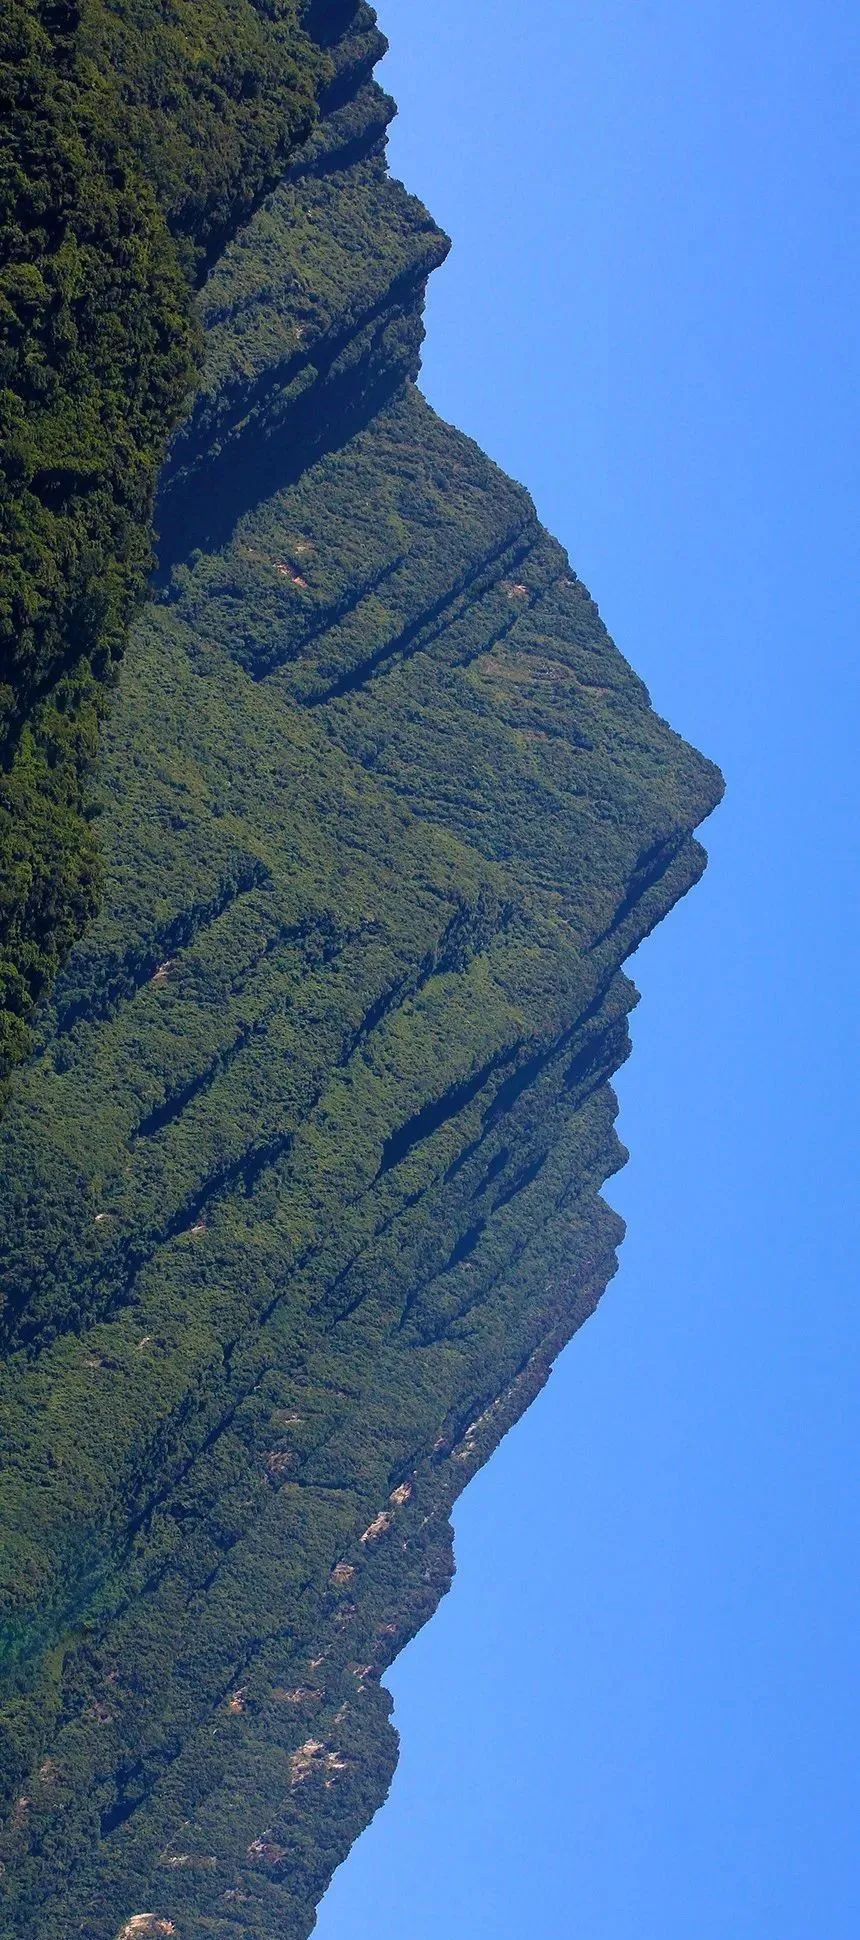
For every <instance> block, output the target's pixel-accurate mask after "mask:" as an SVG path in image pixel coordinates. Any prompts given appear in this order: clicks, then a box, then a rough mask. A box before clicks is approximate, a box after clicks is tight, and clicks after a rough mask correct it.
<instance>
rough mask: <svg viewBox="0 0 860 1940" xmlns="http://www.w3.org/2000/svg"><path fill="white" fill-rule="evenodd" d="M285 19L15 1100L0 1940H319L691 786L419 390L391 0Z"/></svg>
mask: <svg viewBox="0 0 860 1940" xmlns="http://www.w3.org/2000/svg"><path fill="white" fill-rule="evenodd" d="M261 11H265V10H264V9H262V10H261ZM304 30H309V38H310V40H311V42H312V45H313V46H314V47H315V48H316V50H317V53H318V55H319V60H320V69H319V71H320V74H321V75H324V79H323V80H322V81H321V82H320V86H319V89H318V99H319V108H320V112H319V115H318V118H317V120H316V121H315V123H314V125H313V131H312V132H311V133H310V135H309V136H308V138H307V140H306V142H305V145H304V146H303V147H301V148H299V149H298V150H294V152H293V159H292V162H291V164H290V166H289V168H288V169H287V172H286V174H285V175H284V176H283V179H282V180H281V181H280V183H279V185H278V186H277V187H276V188H275V189H274V191H273V192H272V193H271V194H270V195H269V197H268V199H266V200H264V201H262V202H261V203H260V204H259V206H257V207H256V209H255V211H254V212H253V213H252V214H251V215H250V217H249V219H248V220H247V221H246V222H245V224H244V226H242V227H239V228H238V229H237V232H236V234H235V235H234V236H233V238H232V240H230V241H229V242H228V243H227V244H226V246H225V247H224V248H223V249H221V248H220V247H219V249H218V250H217V251H216V250H215V249H214V248H213V250H212V251H211V252H210V260H208V262H207V265H206V275H205V280H204V281H203V284H202V289H201V292H200V297H199V303H198V312H199V318H200V321H201V323H202V325H203V329H204V332H205V339H204V341H205V351H204V356H203V362H202V368H201V371H200V376H199V383H198V388H197V392H196V398H195V402H194V404H193V408H192V409H191V410H190V412H189V413H188V415H187V416H186V419H185V422H184V424H183V425H182V427H181V429H180V430H179V431H178V432H177V433H176V434H175V436H174V438H173V442H172V445H171V448H170V452H169V456H168V459H167V463H166V466H165V468H164V470H163V473H162V479H161V487H160V495H159V501H158V507H157V523H158V527H159V533H160V548H159V578H158V582H157V586H156V589H155V593H154V596H153V598H152V599H151V601H150V603H149V605H148V606H147V607H146V608H145V610H144V611H143V612H142V614H141V615H140V617H139V618H138V619H137V620H136V622H135V624H134V627H133V632H132V638H131V644H130V647H129V651H128V653H127V656H126V660H125V664H124V667H123V674H122V681H121V685H120V688H119V692H118V695H117V697H116V698H115V700H114V705H113V709H112V712H111V713H110V715H109V717H108V720H107V725H106V727H105V729H104V731H103V737H102V755H101V761H100V765H99V768H98V771H97V773H96V775H95V777H94V778H93V779H92V780H89V779H88V780H87V782H86V788H87V816H88V818H89V821H90V822H91V824H92V827H93V828H94V829H97V830H98V832H99V840H100V846H101V851H102V855H103V858H104V871H105V895H104V900H103V903H102V907H101V910H100V913H99V915H98V916H97V918H96V919H95V921H94V922H92V924H91V926H90V927H89V929H88V930H87V932H86V935H85V936H84V938H83V941H81V942H79V943H78V945H77V947H76V948H75V949H74V951H73V953H72V955H71V957H70V958H69V960H68V963H67V965H66V967H65V969H64V971H63V972H62V974H61V975H60V977H59V979H58V981H57V982H56V985H55V987H54V989H53V992H52V994H51V995H50V997H48V996H46V997H45V998H43V1002H42V1005H41V1008H40V1010H39V1011H38V1013H37V1016H36V1020H35V1043H34V1049H33V1054H32V1056H31V1058H30V1060H29V1062H28V1064H27V1065H26V1066H24V1067H23V1068H22V1069H21V1070H20V1071H19V1072H18V1074H17V1075H16V1077H15V1078H14V1079H13V1082H12V1085H11V1095H10V1100H9V1105H8V1109H7V1112H6V1115H5V1118H4V1121H3V1125H2V1128H0V1141H2V1161H0V1162H2V1172H3V1178H4V1182H5V1190H4V1195H3V1208H2V1214H0V1237H2V1269H0V1270H2V1290H3V1294H4V1301H5V1304H4V1309H3V1338H4V1344H5V1352H6V1360H5V1366H4V1369H3V1373H2V1377H0V1386H2V1419H3V1454H4V1462H3V1476H2V1481H0V1517H2V1529H3V1547H2V1581H0V1622H2V1640H3V1664H4V1711H3V1724H4V1738H3V1782H4V1789H5V1797H6V1802H7V1818H6V1825H5V1831H4V1834H3V1842H2V1859H3V1862H4V1865H5V1871H4V1873H3V1875H2V1877H0V1909H2V1910H0V1931H2V1933H3V1936H4V1940H7V1937H8V1940H69V1936H72V1935H82V1936H84V1937H85V1940H117V1936H118V1935H120V1934H122V1935H123V1936H127V1937H128V1940H131V1936H132V1935H140V1936H142V1937H143V1940H145V1936H147V1935H157V1934H161V1933H171V1934H175V1935H177V1936H178V1940H216V1936H217V1940H250V1936H255V1940H303V1937H304V1936H306V1935H307V1934H308V1933H309V1932H310V1930H311V1927H312V1925H313V1920H314V1908H315V1905H316V1903H317V1901H318V1899H319V1897H320V1895H321V1893H322V1892H323V1891H324V1889H325V1886H326V1884H327V1882H328V1879H329V1878H330V1876H331V1872H332V1870H333V1868H334V1867H335V1865H336V1864H337V1863H338V1862H339V1861H340V1860H341V1859H342V1858H343V1856H344V1854H345V1853H346V1851H347V1850H348V1848H349V1846H350V1844H351V1842H352V1841H353V1839H354V1838H355V1837H356V1835H357V1833H358V1832H359V1831H360V1829H361V1828H362V1826H363V1825H364V1824H365V1823H366V1822H367V1820H368V1818H369V1817H370V1815H371V1814H372V1812H373V1811H374V1810H375V1808H376V1807H377V1806H378V1805H379V1803H380V1802H381V1800H382V1799H383V1797H384V1795H385V1792H386V1790H387V1787H388V1784H389V1781H390V1777H391V1773H392V1770H393V1766H394V1761H395V1756H396V1740H395V1736H394V1733H393V1730H392V1728H391V1725H390V1722H389V1704H388V1700H387V1698H386V1694H385V1691H384V1689H383V1687H382V1684H381V1678H382V1676H383V1674H384V1672H385V1669H386V1667H387V1665H388V1664H389V1663H390V1662H391V1660H392V1658H393V1657H394V1656H395V1655H396V1653H397V1651H398V1650H399V1649H400V1648H401V1646H402V1644H403V1643H404V1641H405V1640H406V1639H407V1638H408V1637H409V1636H411V1635H412V1634H413V1633H414V1632H415V1630H416V1629H417V1628H418V1627H419V1626H420V1625H421V1624H422V1623H424V1622H425V1621H426V1619H427V1618H428V1617H429V1616H430V1615H431V1614H432V1612H433V1610H434V1609H435V1607H436V1604H437V1602H438V1600H439V1597H440V1596H441V1595H442V1594H443V1592H444V1591H445V1590H446V1588H447V1587H448V1584H449V1581H450V1578H451V1574H452V1568H453V1565H452V1555H451V1531H450V1522H449V1515H450V1510H451V1506H452V1504H453V1502H454V1500H455V1498H456V1496H457V1495H458V1493H459V1491H460V1490H461V1489H462V1488H463V1487H464V1485H465V1484H466V1483H467V1482H468V1480H469V1478H470V1476H471V1475H473V1474H474V1472H475V1470H476V1468H477V1467H479V1466H480V1464H481V1463H483V1462H484V1461H486V1459H487V1458H488V1456H489V1455H490V1454H491V1453H492V1450H493V1449H494V1447H495V1446H496V1444H497V1443H498V1441H499V1439H500V1437H501V1436H502V1435H503V1434H504V1433H505V1431H506V1429H507V1428H508V1427H509V1426H510V1424H511V1423H512V1422H513V1421H514V1420H515V1419H516V1418H517V1416H518V1415H519V1414H520V1413H521V1412H522V1410H523V1409H524V1408H525V1407H527V1406H528V1404H529V1402H530V1401H531V1400H532V1399H533V1397H534V1396H535V1394H536V1393H537V1392H538V1390H539V1389H540V1387H541V1385H542V1384H543V1382H544V1380H545V1379H546V1376H547V1374H548V1372H549V1369H550V1367H551V1365H552V1362H553V1360H554V1358H555V1356H556V1355H557V1354H558V1352H559V1350H560V1348H561V1347H562V1346H563V1345H564V1344H565V1342H566V1341H567V1340H568V1339H569V1338H570V1336H571V1335H572V1334H573V1333H574V1332H575V1330H576V1329H577V1328H578V1327H579V1326H580V1325H581V1323H582V1321H583V1320H584V1319H586V1318H587V1316H588V1315H589V1314H590V1313H591V1312H592V1310H593V1308H594V1306H595V1303H596V1302H597V1300H598V1299H599V1297H600V1295H601V1293H602V1292H603V1290H604V1288H605V1286H606V1284H607V1282H608V1280H609V1279H610V1277H611V1275H612V1273H613V1271H614V1269H615V1249H616V1246H617V1244H618V1241H619V1238H620V1236H621V1224H620V1221H619V1220H618V1218H617V1216H616V1215H615V1214H614V1213H613V1212H612V1211H610V1210H609V1208H608V1207H607V1206H606V1204H605V1203H604V1201H603V1199H602V1198H601V1196H600V1191H601V1187H602V1185H603V1184H604V1182H605V1180H606V1179H607V1178H608V1177H609V1175H610V1174H612V1173H613V1172H614V1171H615V1170H616V1169H617V1167H618V1166H619V1164H620V1163H622V1162H623V1158H624V1153H623V1150H622V1148H621V1147H620V1145H619V1144H618V1141H617V1138H616V1135H615V1132H614V1118H615V1101H614V1096H613V1093H612V1090H611V1087H610V1082H609V1081H610V1079H611V1076H612V1074H613V1072H614V1071H615V1070H616V1069H617V1067H618V1066H619V1064H620V1063H621V1062H622V1061H623V1059H624V1058H625V1056H626V1055H627V1050H628V1036H627V1014H628V1012H629V1010H630V1008H631V1006H632V1004H633V1003H634V1001H635V991H634V989H633V986H632V984H631V983H630V982H629V980H628V978H627V977H626V975H625V973H624V970H623V967H622V966H623V964H624V962H625V960H626V959H627V958H628V957H629V955H630V954H631V952H632V951H633V950H634V949H635V948H636V945H637V944H638V943H639V941H640V940H641V938H642V937H643V936H644V935H646V934H647V932H648V931H649V930H650V929H651V928H652V927H653V926H654V924H655V923H657V922H658V921H659V920H660V919H661V918H662V917H663V916H664V915H665V914H666V913H667V911H668V910H669V909H670V908H671V906H672V904H673V903H674V902H675V901H676V900H677V899H678V898H679V897H680V896H682V895H683V894H684V893H685V892H686V890H687V889H688V888H690V886H691V885H692V884H693V883H694V882H695V881H696V880H697V878H698V876H699V875H700V873H701V869H702V866H703V860H704V858H703V852H702V850H701V849H700V847H699V846H698V844H697V842H696V840H695V837H694V833H693V832H694V830H695V828H696V826H697V825H698V823H699V822H700V821H701V820H702V819H703V817H704V816H706V815H707V814H708V813H709V811H710V810H711V809H712V808H713V806H714V804H715V803H716V801H717V800H718V799H719V794H720V790H721V784H720V780H719V776H718V774H717V772H716V770H715V769H714V768H713V767H712V766H711V765H710V764H709V763H708V762H706V761H704V760H703V759H702V758H701V757H700V756H699V755H698V754H696V753H695V752H694V751H693V750H691V749H690V748H689V747H687V746H686V745H685V744H684V742H683V741H681V740H680V739H679V738H678V736H677V735H675V734H674V733H673V732H672V730H671V729H670V728H669V727H667V726H666V724H665V723H664V722H662V721H661V720H660V719H659V718H658V717H657V716H656V715H655V713H654V712H653V710H652V708H651V706H650V703H649V699H648V695H647V693H646V691H645V689H644V687H643V685H642V683H641V682H640V681H639V680H638V679H637V678H636V676H635V674H633V673H632V672H631V670H630V668H629V666H628V665H627V664H626V662H625V661H624V660H623V658H622V657H621V655H620V654H619V652H618V651H617V649H616V648H615V647H614V645H613V644H612V642H611V641H610V639H609V637H608V635H607V633H606V631H605V629H604V627H603V625H602V623H601V621H600V618H599V615H598V612H597V609H596V607H595V606H594V604H593V602H592V600H591V599H590V597H589V595H588V593H587V592H586V590H585V588H584V587H583V586H582V585H581V583H580V582H579V580H578V579H577V577H576V574H575V572H574V571H573V570H572V569H571V567H570V564H569V562H568V560H567V557H566V555H565V553H564V551H563V549H562V548H561V547H560V546H559V545H558V544H557V543H556V542H555V541H554V540H553V539H552V538H550V537H549V535H548V534H547V533H546V532H545V531H544V530H543V529H542V527H541V525H540V523H539V521H538V519H537V516H536V514H535V510H534V507H533V505H532V503H531V501H530V499H529V497H528V495H527V494H526V492H525V491H524V490H523V489H522V488H521V487H520V486H518V485H515V484H513V483H512V482H511V481H510V480H509V479H507V478H506V477H504V476H503V475H502V474H501V473H500V472H499V471H498V469H497V468H496V467H495V466H494V465H493V464H492V463H491V462H490V461H489V459H487V458H486V457H485V456H484V455H483V454H482V453H481V452H480V451H479V450H478V449H477V448H476V446H475V445H474V444H472V443H471V442H470V440H469V439H467V438H465V437H464V436H462V435H461V434H460V433H459V432H457V431H455V430H453V429H452V428H451V427H450V426H448V425H446V424H444V423H442V422H441V421H440V420H439V419H438V418H437V417H436V416H435V414H434V413H433V411H432V410H431V409H430V408H429V406H428V404H427V403H426V402H425V400H424V398H423V397H422V395H421V393H420V391H419V390H418V389H417V388H416V384H415V379H416V377H417V374H418V367H419V354H420V345H421V338H422V321H421V317H422V306H423V299H424V289H425V283H426V279H427V276H428V274H429V272H430V271H431V270H432V269H433V268H434V267H435V266H436V265H437V264H438V263H440V262H441V260H442V259H443V257H444V254H445V251H446V247H447V243H446V239H445V237H444V236H443V235H442V234H441V233H440V232H439V230H438V229H437V228H436V226H435V225H434V223H433V222H432V220H431V218H430V217H429V216H428V214H427V212H426V210H425V209H423V207H422V206H421V205H420V204H419V203H418V202H416V201H415V200H414V198H412V197H411V196H409V195H408V194H407V193H406V192H405V190H404V189H403V188H402V187H401V186H400V185H399V184H398V183H396V182H394V181H392V180H391V178H390V177H389V175H388V173H387V169H386V163H385V130H386V126H387V123H388V121H389V119H390V116H391V113H392V112H393V105H392V103H391V102H390V101H389V99H388V97H387V96H386V95H385V94H384V93H383V92H382V90H381V89H380V88H379V87H378V86H377V84H376V83H375V81H374V80H373V78H372V74H373V67H374V65H375V62H376V61H377V59H378V57H379V54H380V52H381V50H382V46H383V43H382V41H381V37H380V35H379V33H378V30H377V28H376V25H375V20H374V17H373V15H372V13H371V11H370V9H369V8H367V7H365V6H363V5H359V6H355V5H352V4H343V5H335V4H332V5H331V6H329V7H324V6H318V7H315V8H313V9H311V10H310V11H309V13H308V14H307V15H306V17H305V23H304ZM304 30H303V31H304ZM243 213H244V215H245V216H247V213H248V212H247V209H246V210H244V212H243Z"/></svg>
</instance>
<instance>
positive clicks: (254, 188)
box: [0, 0, 378, 1102]
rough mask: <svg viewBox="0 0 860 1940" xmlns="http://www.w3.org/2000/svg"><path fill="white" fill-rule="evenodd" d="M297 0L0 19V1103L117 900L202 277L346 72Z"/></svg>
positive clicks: (91, 9)
mask: <svg viewBox="0 0 860 1940" xmlns="http://www.w3.org/2000/svg"><path fill="white" fill-rule="evenodd" d="M299 11H300V10H299V0H203V3H202V4H201V3H200V0H5V4H4V7H3V11H2V16H0V1102H2V1088H3V1085H4V1080H5V1078H6V1076H7V1075H8V1071H9V1070H10V1068H11V1067H12V1065H13V1064H14V1063H15V1062H16V1061H17V1060H18V1059H19V1058H20V1057H21V1056H22V1055H23V1054H24V1053H25V1051H26V1049H27V1045H28V1042H29V1039H28V1030H27V1020H28V1016H29V1013H30V1010H31V1007H32V1004H33V1002H34V1000H35V999H36V998H37V997H38V996H39V995H40V993H41V992H42V991H43V990H44V989H45V988H46V987H47V985H48V984H49V983H50V981H51V980H52V978H53V976H54V974H55V972H56V970H57V968H58V966H59V964H60V963H61V962H62V961H63V959H64V957H65V956H66V954H67V952H68V950H69V948H70V946H71V944H72V942H73V941H74V939H75V937H76V936H77V935H79V934H80V932H81V930H82V929H83V927H84V925H85V923H86V922H87V920H88V918H89V917H90V915H91V914H92V913H93V910H94V908H95V906H96V903H97V900H98V893H99V856H98V847H97V843H96V841H95V835H94V831H93V829H92V827H91V825H90V820H89V816H88V812H87V797H86V775H87V771H88V768H89V766H90V764H91V762H92V760H93V757H94V755H95V751H96V746H97V741H98V730H99V723H100V721H101V720H102V718H103V717H104V714H105V712H106V711H107V707H108V704H109V700H110V695H111V689H112V685H113V683H114V681H115V679H116V668H117V665H118V662H119V660H120V659H121V656H122V652H123V648H124V644H125V635H126V630H127V626H128V620H129V616H130V614H131V612H132V610H133V608H134V606H135V604H136V603H138V602H139V600H140V598H141V597H142V594H143V591H144V587H145V581H146V575H147V572H148V570H149V567H150V565H151V551H150V516H151V509H152V496H153V490H154V486H155V479H156V474H157V470H158V467H159V464H160V462H161V460H162V458H163V456H164V451H165V446H166V442H167V438H168V435H169V433H170V431H171V430H172V428H173V426H174V425H175V424H176V422H177V420H178V418H179V416H180V414H181V411H182V409H183V406H184V404H185V403H186V402H187V399H188V395H189V391H190V386H191V382H192V379H193V374H194V366H195V362H196V356H197V352H198V349H199V337H198V330H197V325H196V323H195V320H194V317H193V314H192V307H191V297H192V290H193V288H194V286H195V284H196V283H197V282H198V280H199V278H200V275H201V274H202V272H203V271H204V270H205V267H206V264H207V262H208V261H210V260H211V259H212V257H213V255H214V254H215V253H217V251H218V249H219V248H220V247H221V245H222V244H223V242H224V241H225V240H226V238H227V237H228V236H229V235H231V234H232V233H234V232H235V230H236V228H237V226H238V224H239V223H240V221H242V220H243V219H244V217H246V216H247V215H248V214H249V213H250V211H251V210H252V209H253V207H254V206H255V203H256V202H257V200H258V199H259V197H260V195H261V194H262V193H263V192H264V191H265V190H266V189H267V188H269V187H270V186H271V184H272V183H273V182H274V181H275V180H276V179H277V177H278V174H279V173H280V170H281V168H282V167H283V165H284V162H285V160H286V158H287V157H288V156H289V154H290V153H291V151H293V150H294V149H295V147H296V145H297V144H298V143H299V142H300V141H303V140H304V138H305V137H306V135H307V134H308V131H309V128H310V126H311V124H312V120H313V117H314V113H315V100H316V96H317V94H318V92H319V89H320V88H321V87H323V86H324V85H326V84H327V83H328V82H329V81H330V79H331V73H332V68H331V62H330V61H329V58H328V56H327V55H326V53H325V52H324V50H323V48H322V47H321V46H320V45H319V44H318V42H317V40H315V39H313V38H312V37H311V36H310V35H309V34H308V33H307V32H305V30H304V28H303V27H302V26H301V24H300V18H299ZM316 11H317V12H318V13H319V14H320V16H324V15H325V14H327V13H328V14H331V13H333V12H337V11H338V9H337V8H335V7H333V6H331V7H328V8H326V7H324V6H321V7H318V8H317V10H316ZM340 11H342V9H341V10H340ZM350 11H355V10H354V9H351V10H350ZM324 37H325V36H324ZM377 39H378V37H377Z"/></svg>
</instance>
